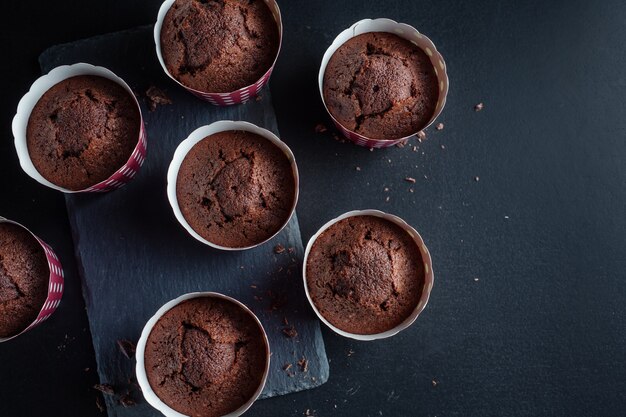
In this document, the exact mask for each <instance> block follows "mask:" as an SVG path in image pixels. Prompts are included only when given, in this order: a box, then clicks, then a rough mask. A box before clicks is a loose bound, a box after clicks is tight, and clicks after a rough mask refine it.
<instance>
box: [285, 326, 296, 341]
mask: <svg viewBox="0 0 626 417" xmlns="http://www.w3.org/2000/svg"><path fill="white" fill-rule="evenodd" d="M283 334H284V335H285V336H287V337H288V338H290V339H293V338H294V337H297V336H298V332H297V331H296V329H295V328H294V327H293V326H289V327H285V328H284V329H283Z"/></svg>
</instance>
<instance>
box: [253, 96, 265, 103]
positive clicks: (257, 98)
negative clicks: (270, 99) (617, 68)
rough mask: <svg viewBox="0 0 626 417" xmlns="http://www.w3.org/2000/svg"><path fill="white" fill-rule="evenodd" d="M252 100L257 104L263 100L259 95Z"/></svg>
mask: <svg viewBox="0 0 626 417" xmlns="http://www.w3.org/2000/svg"><path fill="white" fill-rule="evenodd" d="M254 100H255V101H256V102H257V103H258V102H259V101H261V100H263V96H262V95H261V94H259V95H258V96H256V97H255V98H254Z"/></svg>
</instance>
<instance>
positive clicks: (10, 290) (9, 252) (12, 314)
mask: <svg viewBox="0 0 626 417" xmlns="http://www.w3.org/2000/svg"><path fill="white" fill-rule="evenodd" d="M48 268H49V267H48V260H47V259H46V255H45V253H44V251H43V248H42V247H41V245H40V244H39V242H37V240H36V239H35V238H34V237H33V235H31V234H30V233H29V232H28V231H27V230H26V229H24V228H23V227H21V226H18V225H16V224H13V223H0V337H2V338H4V337H10V336H14V335H16V334H18V333H19V332H21V331H22V330H24V329H25V328H26V327H28V325H30V324H31V323H32V322H33V321H34V320H35V319H36V318H37V315H38V314H39V311H40V310H41V307H42V306H43V303H44V301H46V297H47V295H48V280H49V277H50V270H49V269H48Z"/></svg>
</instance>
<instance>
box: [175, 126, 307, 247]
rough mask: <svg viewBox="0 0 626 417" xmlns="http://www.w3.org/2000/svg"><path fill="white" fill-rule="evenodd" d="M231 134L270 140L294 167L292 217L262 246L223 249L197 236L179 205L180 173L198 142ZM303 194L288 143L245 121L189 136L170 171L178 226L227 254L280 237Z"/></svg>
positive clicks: (211, 127)
mask: <svg viewBox="0 0 626 417" xmlns="http://www.w3.org/2000/svg"><path fill="white" fill-rule="evenodd" d="M227 131H245V132H251V133H255V134H257V135H259V136H261V137H263V138H264V139H267V140H269V141H270V142H271V143H272V144H273V145H275V146H277V147H278V148H279V149H280V150H282V151H283V153H284V154H285V156H286V157H287V159H288V161H289V164H290V165H291V172H292V175H293V179H294V187H295V190H294V198H293V203H292V205H291V209H290V212H289V216H288V217H287V218H286V219H285V222H284V223H283V224H282V226H281V227H280V228H279V229H278V230H277V231H276V232H275V233H274V234H272V235H271V236H270V237H268V238H267V239H264V240H263V241H261V242H258V243H255V244H253V245H249V246H242V247H229V246H221V245H218V244H216V243H213V242H211V241H209V240H207V239H205V238H203V237H202V236H200V234H199V233H198V232H196V231H195V230H194V229H193V228H192V227H191V225H190V224H189V223H188V222H187V219H185V216H183V213H182V211H181V209H180V206H179V204H178V196H177V195H176V184H177V182H178V172H179V171H180V167H181V165H182V163H183V160H184V159H185V157H186V156H187V154H188V153H189V151H191V149H192V148H193V147H194V146H195V145H196V144H197V143H198V142H200V141H201V140H203V139H205V138H206V137H208V136H211V135H213V134H216V133H220V132H227ZM299 194H300V176H299V173H298V165H297V163H296V158H295V157H294V155H293V152H292V151H291V149H290V148H289V146H287V144H286V143H285V142H283V141H282V140H280V138H279V137H278V136H276V135H275V134H274V133H272V132H270V131H269V130H267V129H265V128H262V127H259V126H257V125H255V124H252V123H249V122H244V121H233V120H219V121H217V122H213V123H211V124H209V125H204V126H201V127H199V128H197V129H196V130H194V131H193V132H191V133H190V134H189V136H187V138H186V139H185V140H183V141H182V142H181V143H180V144H179V145H178V147H177V148H176V151H174V156H173V158H172V161H171V162H170V166H169V168H168V170H167V198H168V200H169V203H170V206H171V207H172V210H173V211H174V216H175V217H176V219H177V220H178V222H179V223H180V224H181V225H182V226H183V227H184V228H185V230H187V232H188V233H189V234H190V235H191V236H193V237H194V238H195V239H197V240H198V241H200V242H202V243H204V244H205V245H207V246H210V247H212V248H215V249H219V250H224V251H242V250H248V249H252V248H256V247H257V246H260V245H262V244H264V243H266V242H268V241H270V240H272V239H273V238H274V237H276V235H278V234H279V233H280V232H281V231H282V230H283V229H284V228H285V226H287V224H289V221H290V220H291V218H292V217H293V214H294V212H295V211H296V206H297V204H298V197H299Z"/></svg>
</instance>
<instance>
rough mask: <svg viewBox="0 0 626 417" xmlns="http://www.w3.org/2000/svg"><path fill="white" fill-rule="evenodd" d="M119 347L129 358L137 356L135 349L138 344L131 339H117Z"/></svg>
mask: <svg viewBox="0 0 626 417" xmlns="http://www.w3.org/2000/svg"><path fill="white" fill-rule="evenodd" d="M117 347H119V348H120V351H121V352H122V354H123V355H124V356H126V358H127V359H132V358H133V357H134V356H135V350H137V346H136V345H135V344H134V343H133V342H131V341H130V340H126V339H121V340H118V341H117Z"/></svg>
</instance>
